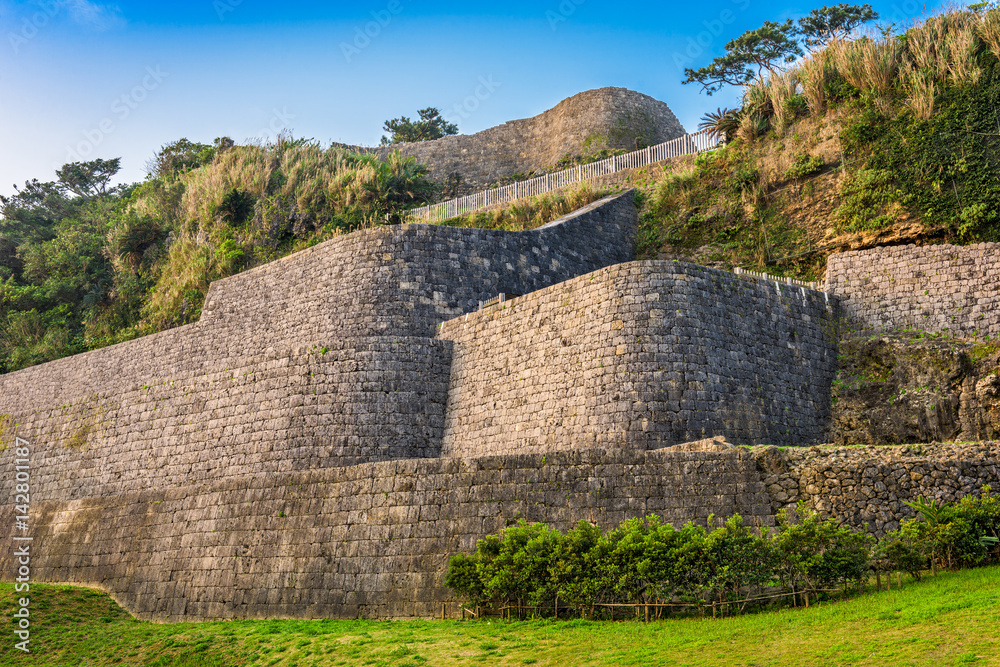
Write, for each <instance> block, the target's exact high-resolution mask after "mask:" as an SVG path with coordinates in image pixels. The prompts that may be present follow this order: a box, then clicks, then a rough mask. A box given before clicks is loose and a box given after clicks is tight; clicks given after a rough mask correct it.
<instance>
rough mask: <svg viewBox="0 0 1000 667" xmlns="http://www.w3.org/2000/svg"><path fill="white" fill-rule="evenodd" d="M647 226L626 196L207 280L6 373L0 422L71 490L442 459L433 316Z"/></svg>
mask: <svg viewBox="0 0 1000 667" xmlns="http://www.w3.org/2000/svg"><path fill="white" fill-rule="evenodd" d="M635 225H636V213H635V206H634V204H633V203H632V198H631V195H630V194H625V195H621V196H618V197H609V198H607V199H605V200H602V201H600V202H595V203H594V204H592V205H591V206H589V207H587V208H586V209H584V210H581V211H578V212H576V213H574V214H572V215H569V216H566V217H565V218H563V219H561V220H559V221H556V222H554V223H552V224H550V225H547V226H546V227H545V228H543V229H540V230H536V231H532V232H497V231H488V230H472V229H451V228H446V227H439V226H433V225H408V226H403V227H395V228H380V229H376V230H370V231H361V232H356V233H354V234H351V235H348V236H345V237H343V238H338V239H333V240H332V241H328V242H327V243H324V244H321V245H318V246H315V247H313V248H310V249H307V250H304V251H302V252H300V253H296V254H294V255H291V256H289V257H286V258H284V259H282V260H278V261H277V262H272V263H270V264H267V265H264V266H262V267H259V268H257V269H254V270H251V271H247V272H245V273H242V274H239V275H236V276H233V277H231V278H228V279H225V280H222V281H218V282H216V283H213V284H212V287H211V289H210V291H209V295H208V298H207V299H206V303H205V307H204V310H203V313H202V317H201V320H200V321H199V322H197V323H195V324H191V325H188V326H185V327H180V328H178V329H174V330H171V331H166V332H163V333H160V334H156V335H153V336H148V337H145V338H141V339H137V340H134V341H129V342H126V343H122V344H120V345H115V346H112V347H108V348H104V349H100V350H95V351H92V352H87V353H85V354H80V355H76V356H73V357H69V358H65V359H60V360H57V361H54V362H51V363H48V364H43V365H40V366H36V367H33V368H28V369H25V370H23V371H18V372H16V373H10V374H7V375H4V376H0V415H9V416H10V418H11V419H12V420H13V421H14V422H16V423H17V430H18V435H20V436H21V437H25V438H29V439H32V440H33V441H34V442H36V443H37V444H38V445H39V446H40V450H39V454H38V456H39V459H38V460H37V464H38V465H40V466H42V467H41V468H40V469H41V470H42V471H43V472H42V473H41V474H43V475H51V476H54V477H58V480H56V479H46V482H47V483H48V484H49V488H50V489H51V490H52V491H53V492H55V489H59V493H60V494H63V495H60V496H59V497H60V498H65V499H68V498H71V497H72V498H78V497H84V496H85V495H86V494H88V493H90V489H91V487H92V486H95V485H98V486H99V485H105V484H110V483H111V482H110V481H109V480H116V482H115V483H116V484H120V485H121V488H123V489H133V488H145V487H147V486H150V485H157V484H165V485H175V484H180V483H188V482H190V481H191V480H197V479H200V477H199V475H201V474H207V473H208V472H210V471H212V474H213V475H214V476H216V477H225V476H228V475H238V474H245V473H247V472H253V473H264V472H275V471H280V470H292V469H303V468H311V467H321V466H330V465H350V464H353V463H357V462H359V461H373V460H384V459H390V458H409V457H424V456H437V455H439V453H440V442H441V432H442V429H443V418H444V404H445V400H446V394H445V392H446V390H447V379H448V374H449V368H450V361H451V356H450V355H451V353H450V348H451V345H450V343H442V342H439V341H434V340H431V338H430V337H431V336H433V335H434V332H435V330H436V328H437V325H438V323H439V322H441V321H442V320H445V319H450V318H452V317H454V316H456V315H459V314H461V313H464V312H467V311H469V310H473V309H475V308H476V307H477V306H478V303H479V300H486V299H488V298H490V297H492V296H495V295H496V294H497V293H498V292H500V291H503V292H514V293H521V292H529V291H532V290H535V289H538V288H540V287H544V286H546V285H550V284H553V283H556V282H559V281H561V280H565V279H566V278H569V277H572V276H575V275H579V274H580V273H584V272H587V271H590V270H593V269H594V268H597V267H599V266H604V265H605V264H607V263H615V262H621V261H625V260H627V259H631V258H632V257H634V254H633V245H634V234H635ZM0 444H2V443H0ZM12 465H13V462H12V460H11V459H10V458H7V457H5V458H4V459H2V460H0V474H8V473H10V472H11V470H12ZM210 477H211V476H210ZM8 493H9V489H7V490H5V491H3V492H2V494H0V498H3V499H4V500H6V499H7V497H8ZM65 494H70V495H65Z"/></svg>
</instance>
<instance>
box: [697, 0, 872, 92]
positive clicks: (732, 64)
mask: <svg viewBox="0 0 1000 667" xmlns="http://www.w3.org/2000/svg"><path fill="white" fill-rule="evenodd" d="M877 18H878V13H877V12H875V11H874V10H873V9H872V7H871V5H867V4H866V5H848V4H843V3H841V4H839V5H833V6H828V7H821V8H819V9H814V10H812V11H811V12H810V13H809V14H808V15H807V16H805V17H803V18H801V19H799V20H798V23H797V24H796V23H795V22H793V21H792V20H791V19H788V20H787V21H785V22H784V23H776V22H774V21H765V22H764V25H762V26H761V27H759V28H757V29H756V30H748V31H747V32H745V33H743V34H742V35H740V36H739V37H737V38H736V39H734V40H732V41H730V42H729V43H728V44H726V54H725V55H723V56H719V57H718V58H716V59H714V60H713V61H712V62H711V63H710V64H708V65H706V66H705V67H701V68H698V69H691V68H685V70H684V74H685V76H686V77H687V78H686V79H685V80H684V81H683V83H698V84H701V89H702V90H703V91H704V92H705V93H706V94H708V95H711V94H712V93H715V92H717V91H719V90H721V89H722V87H723V86H746V85H749V84H750V83H751V82H753V81H754V80H756V79H760V78H763V76H764V72H767V73H768V74H774V73H775V72H777V71H778V70H780V69H781V68H782V67H783V66H785V65H787V64H789V63H792V62H794V61H795V60H796V59H797V58H799V57H801V56H803V55H805V52H804V51H803V50H802V44H804V45H805V46H806V48H808V49H810V50H813V49H816V48H817V47H819V46H822V45H824V44H826V43H828V42H830V41H831V40H833V39H843V38H846V37H847V36H848V35H850V33H851V32H852V31H854V30H855V29H856V28H857V27H858V26H860V25H862V24H864V23H867V22H868V21H873V20H875V19H877Z"/></svg>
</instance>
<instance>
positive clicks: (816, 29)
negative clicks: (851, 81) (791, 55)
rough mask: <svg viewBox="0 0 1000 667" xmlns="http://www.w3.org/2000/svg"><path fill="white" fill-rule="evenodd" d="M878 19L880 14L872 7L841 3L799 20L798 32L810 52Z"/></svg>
mask: <svg viewBox="0 0 1000 667" xmlns="http://www.w3.org/2000/svg"><path fill="white" fill-rule="evenodd" d="M876 19H878V12H876V11H875V10H874V9H872V6H871V5H848V4H845V3H841V4H839V5H833V6H832V7H821V8H819V9H814V10H812V11H811V12H809V15H808V16H805V17H803V18H800V19H799V27H798V32H799V34H800V35H802V37H803V38H804V40H805V44H806V48H808V49H809V50H810V51H813V50H815V49H816V48H817V47H820V46H824V45H826V44H827V43H828V42H830V41H832V40H834V39H845V38H847V37H848V36H850V34H851V33H852V32H853V31H854V29H855V28H857V27H858V26H860V25H862V24H864V23H868V22H869V21H874V20H876Z"/></svg>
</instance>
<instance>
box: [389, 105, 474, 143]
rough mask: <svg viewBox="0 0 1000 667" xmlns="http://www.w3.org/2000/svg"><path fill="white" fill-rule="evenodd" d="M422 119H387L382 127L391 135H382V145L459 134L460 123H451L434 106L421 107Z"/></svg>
mask: <svg viewBox="0 0 1000 667" xmlns="http://www.w3.org/2000/svg"><path fill="white" fill-rule="evenodd" d="M417 113H418V114H420V120H410V119H409V118H407V117H406V116H401V117H399V118H393V119H392V120H387V121H385V125H383V126H382V129H383V130H385V131H386V132H388V133H389V135H390V136H388V137H386V136H383V137H382V145H383V146H386V145H388V144H399V143H403V142H412V141H430V140H431V139H440V138H441V137H444V136H447V135H452V134H458V125H456V124H455V123H449V122H448V121H446V120H445V119H444V118H442V117H441V111H440V110H439V109H436V108H434V107H428V108H426V109H420V110H419V111H417Z"/></svg>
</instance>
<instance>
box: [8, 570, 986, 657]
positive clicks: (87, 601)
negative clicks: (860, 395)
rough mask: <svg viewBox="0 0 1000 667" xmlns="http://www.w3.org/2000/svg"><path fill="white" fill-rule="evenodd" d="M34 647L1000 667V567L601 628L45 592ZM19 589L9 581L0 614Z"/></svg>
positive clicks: (38, 603)
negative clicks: (198, 613) (318, 613)
mask: <svg viewBox="0 0 1000 667" xmlns="http://www.w3.org/2000/svg"><path fill="white" fill-rule="evenodd" d="M31 600H32V604H31V610H32V617H31V620H32V626H31V632H32V634H31V637H32V640H31V648H32V653H31V654H30V655H26V654H24V653H22V652H20V651H17V650H16V649H15V648H14V643H15V641H16V638H15V636H14V634H13V627H12V625H11V624H10V622H9V620H5V621H4V626H5V627H6V628H9V630H8V631H7V632H3V633H0V665H154V666H155V665H192V666H193V665H198V666H202V665H205V666H211V665H220V666H225V667H229V666H231V665H282V666H286V665H287V666H292V665H298V666H301V667H305V666H307V665H308V666H311V665H352V666H353V665H387V666H388V665H391V666H392V667H414V666H420V665H483V664H485V665H560V666H561V667H570V666H573V665H803V666H805V665H809V666H813V665H878V666H879V667H890V666H893V667H894V666H896V665H935V666H938V667H944V666H949V665H1000V567H990V568H981V569H976V570H967V571H964V572H944V573H940V574H939V575H938V576H937V577H933V578H931V577H928V578H925V579H924V580H923V581H921V582H914V583H910V584H906V585H904V588H903V590H902V591H897V590H892V591H890V592H884V591H883V592H880V593H872V594H868V595H861V596H857V597H855V598H852V599H850V600H847V601H842V602H836V603H827V604H820V605H814V606H813V607H811V608H809V609H785V610H781V611H775V612H764V613H759V614H753V615H748V616H743V617H739V618H726V619H719V620H712V619H677V620H668V621H661V622H654V623H650V624H648V625H647V624H643V623H639V622H631V621H630V622H604V623H602V622H588V621H559V622H554V621H549V620H540V621H525V622H498V621H466V622H458V621H343V620H324V621H227V622H216V623H183V624H176V625H159V624H153V623H146V622H142V621H136V620H134V619H133V618H131V617H130V616H129V615H128V614H127V613H126V612H124V611H122V610H121V609H120V608H119V607H118V606H117V605H116V604H115V603H114V602H113V601H112V600H111V599H110V598H109V597H108V596H106V595H104V594H102V593H98V592H95V591H91V590H89V589H82V588H73V587H68V586H44V585H33V586H32V590H31ZM14 604H15V594H14V590H13V585H12V584H0V614H2V616H3V618H4V619H10V617H11V613H12V612H13V610H14Z"/></svg>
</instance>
